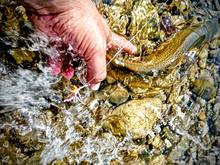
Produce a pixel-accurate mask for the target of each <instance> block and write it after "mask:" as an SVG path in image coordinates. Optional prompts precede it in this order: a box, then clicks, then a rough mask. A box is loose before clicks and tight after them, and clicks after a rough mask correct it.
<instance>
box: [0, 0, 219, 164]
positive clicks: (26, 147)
mask: <svg viewBox="0 0 220 165" xmlns="http://www.w3.org/2000/svg"><path fill="white" fill-rule="evenodd" d="M123 2H124V1H123ZM178 2H179V1H174V2H173V3H171V4H170V5H171V6H168V8H167V10H168V11H170V10H171V11H170V13H173V14H172V15H171V17H172V19H174V20H175V19H176V20H175V21H176V22H175V21H174V23H176V24H175V25H176V26H177V24H178V26H177V27H178V28H179V27H181V23H179V22H178V21H181V19H183V17H181V16H182V15H181V14H182V13H181V12H183V13H185V12H186V11H184V7H185V8H186V10H188V9H187V4H188V3H189V2H191V1H188V0H185V1H184V2H185V3H178ZM1 3H2V4H1V5H0V9H1V10H0V23H1V27H0V31H1V33H0V45H1V48H0V54H1V56H0V146H1V150H0V162H1V164H45V165H46V164H80V163H81V164H91V163H93V164H100V165H102V164H120V163H121V164H167V163H171V164H172V163H177V164H200V163H205V164H219V162H220V154H219V152H220V147H219V146H220V140H219V139H220V133H219V130H220V122H219V121H220V77H219V71H220V66H219V62H218V61H219V56H220V54H219V49H220V39H216V40H213V41H212V42H210V43H209V44H208V45H205V46H204V47H203V48H199V49H195V50H193V51H192V52H191V53H188V56H187V58H189V59H188V61H187V62H186V63H184V64H181V67H180V64H176V65H174V67H173V68H172V67H171V68H169V69H168V70H167V71H164V72H158V73H157V74H155V75H150V74H142V75H139V74H135V73H133V72H128V71H126V70H119V69H115V68H111V69H110V70H109V75H108V78H107V80H106V81H104V82H103V83H102V85H101V88H100V90H99V91H97V92H91V91H90V90H89V89H87V88H86V87H85V88H82V89H81V90H80V91H79V95H77V96H76V97H73V99H72V100H71V101H70V102H68V101H67V102H65V101H64V100H65V99H66V98H67V96H69V95H71V94H72V96H74V94H73V92H74V89H75V88H76V87H78V88H79V87H82V85H83V84H84V83H85V72H86V70H85V65H84V63H83V62H79V60H78V59H77V58H75V59H74V60H75V61H74V60H73V62H75V63H77V64H78V68H76V76H75V77H74V78H73V79H71V81H67V80H65V79H63V78H62V77H61V76H58V77H54V76H52V75H51V72H50V69H49V68H47V67H46V65H45V64H46V63H45V57H46V56H45V54H46V55H49V56H50V57H54V56H57V55H59V53H61V52H62V51H64V52H65V51H66V50H61V49H59V48H58V47H57V49H55V48H50V47H49V46H48V43H49V42H48V39H47V38H46V37H45V36H43V35H39V34H38V33H35V32H33V30H32V28H31V25H30V23H29V22H28V21H27V18H26V15H25V13H24V9H23V8H22V6H19V5H18V4H17V3H15V2H14V1H11V2H1ZM106 3H107V4H112V2H111V3H110V2H107V1H106ZM5 4H7V5H5ZM129 4H130V3H129ZM180 4H181V5H182V6H178V5H180ZM118 5H119V6H120V3H119V2H118ZM157 5H159V6H160V5H161V2H156V1H154V6H157ZM167 5H168V4H167ZM184 5H185V6H184ZM150 6H151V7H152V5H150ZM154 6H153V7H154ZM162 6H163V5H162ZM174 6H176V7H174ZM117 7H118V6H117ZM136 7H137V8H138V6H136ZM180 7H181V8H180ZM127 8H129V6H127ZM182 10H183V11H182ZM160 12H162V11H160ZM22 13H23V14H22ZM165 13H166V12H165V11H164V14H165ZM176 13H181V14H180V15H179V16H178V14H176ZM14 18H16V19H14ZM120 18H121V17H120ZM123 18H124V17H123ZM158 18H159V17H158ZM143 19H144V18H143ZM114 23H115V22H114ZM115 26H116V25H115ZM9 27H10V28H9ZM117 27H118V26H117ZM22 28H24V29H22ZM6 29H7V30H6ZM151 30H152V29H151ZM157 30H158V32H160V33H161V31H160V29H157ZM27 33H30V34H27ZM162 34H163V33H162ZM162 34H161V35H162ZM163 37H164V36H163ZM161 38H162V37H161ZM151 42H152V41H151ZM68 51H69V52H68V54H71V51H70V48H68ZM62 53H63V52H62ZM71 56H74V55H73V54H71ZM74 57H75V56H74ZM79 96H80V98H79ZM146 98H147V99H148V101H146V102H144V101H143V100H145V99H146ZM147 99H146V100H147ZM158 100H160V101H159V103H158ZM134 105H135V106H134ZM152 105H153V106H152ZM137 107H139V109H137ZM149 107H150V108H149ZM154 107H155V108H154ZM134 112H138V113H134ZM137 114H139V116H138V115H137ZM140 114H141V115H140ZM142 114H143V115H142ZM146 114H147V115H146ZM130 119H132V120H130ZM106 121H107V122H106ZM106 123H107V124H106ZM103 125H107V126H106V127H104V126H103ZM144 128H147V129H148V130H147V131H144V132H146V133H140V134H141V135H142V134H144V136H137V135H138V133H137V134H135V131H133V130H143V129H144ZM111 131H112V133H111ZM133 134H135V135H136V136H137V138H134V135H133Z"/></svg>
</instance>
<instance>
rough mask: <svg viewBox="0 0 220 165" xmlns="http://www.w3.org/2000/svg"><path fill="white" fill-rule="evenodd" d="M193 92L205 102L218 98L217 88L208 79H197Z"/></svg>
mask: <svg viewBox="0 0 220 165" xmlns="http://www.w3.org/2000/svg"><path fill="white" fill-rule="evenodd" d="M192 91H193V92H194V93H195V94H196V95H197V96H199V97H201V98H203V99H205V100H211V99H213V98H214V97H215V96H216V88H215V86H214V84H213V83H211V82H210V81H209V80H206V79H197V80H195V81H194V82H193V88H192Z"/></svg>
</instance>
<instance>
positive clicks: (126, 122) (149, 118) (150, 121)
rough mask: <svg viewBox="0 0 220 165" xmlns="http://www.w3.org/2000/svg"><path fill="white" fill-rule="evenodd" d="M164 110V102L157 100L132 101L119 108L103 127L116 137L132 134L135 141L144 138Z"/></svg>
mask: <svg viewBox="0 0 220 165" xmlns="http://www.w3.org/2000/svg"><path fill="white" fill-rule="evenodd" d="M162 109H163V106H162V102H161V101H160V100H159V99H157V98H146V99H141V100H131V101H129V102H127V103H125V104H122V105H120V106H119V107H117V108H116V109H115V110H114V111H113V112H112V114H111V115H110V116H109V117H107V119H106V120H105V121H104V124H103V127H104V128H105V129H107V130H110V131H111V132H112V133H113V134H114V135H115V136H126V133H130V134H131V135H132V137H133V138H134V139H137V138H143V137H145V136H146V135H147V133H148V131H150V130H151V129H152V127H153V125H154V124H155V123H156V121H157V119H158V117H159V115H160V113H161V112H162Z"/></svg>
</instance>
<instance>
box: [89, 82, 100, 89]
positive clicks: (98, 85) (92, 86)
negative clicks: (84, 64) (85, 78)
mask: <svg viewBox="0 0 220 165" xmlns="http://www.w3.org/2000/svg"><path fill="white" fill-rule="evenodd" d="M100 84H101V83H97V84H90V86H89V87H90V89H91V90H93V91H97V90H98V89H99V87H100Z"/></svg>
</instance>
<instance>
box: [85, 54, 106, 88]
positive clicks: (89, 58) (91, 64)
mask: <svg viewBox="0 0 220 165" xmlns="http://www.w3.org/2000/svg"><path fill="white" fill-rule="evenodd" d="M105 54H106V52H105V50H104V51H103V50H97V51H95V52H94V53H92V52H91V53H89V54H85V57H86V58H85V61H86V63H87V82H88V84H89V86H90V88H91V89H94V90H96V89H97V88H98V85H99V83H100V82H101V81H102V80H104V79H105V78H106V59H105Z"/></svg>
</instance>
